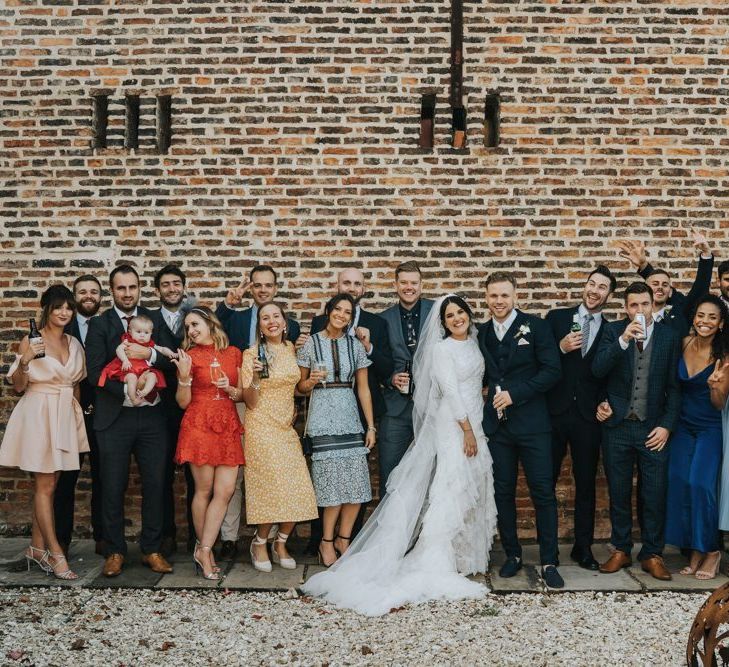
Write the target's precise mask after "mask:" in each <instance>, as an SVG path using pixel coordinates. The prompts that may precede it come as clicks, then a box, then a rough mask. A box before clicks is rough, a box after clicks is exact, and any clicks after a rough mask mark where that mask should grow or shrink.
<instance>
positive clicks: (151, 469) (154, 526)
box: [86, 264, 174, 577]
mask: <svg viewBox="0 0 729 667" xmlns="http://www.w3.org/2000/svg"><path fill="white" fill-rule="evenodd" d="M109 285H110V287H111V295H112V299H113V302H114V306H113V308H110V309H109V310H107V311H105V312H103V313H102V314H101V315H99V316H98V317H95V318H93V319H92V320H91V321H90V324H89V332H88V335H87V336H86V370H87V372H88V379H89V382H90V383H91V385H92V386H94V387H95V389H96V403H95V409H94V429H95V431H96V438H97V440H98V449H99V467H100V471H101V482H102V485H103V488H104V495H103V499H102V526H103V531H104V540H105V541H106V543H107V547H106V561H105V562H104V567H103V568H102V573H103V574H104V576H106V577H116V576H118V575H120V574H121V571H122V566H123V565H124V560H125V558H126V554H127V543H126V539H125V536H124V496H125V494H126V490H127V485H128V483H129V462H130V459H131V456H132V454H133V455H134V458H135V459H136V461H137V466H138V468H139V473H140V477H141V480H142V533H141V536H140V540H139V545H140V547H141V550H142V563H143V564H144V565H146V566H147V567H149V568H151V569H152V570H153V571H154V572H157V573H160V574H168V573H170V572H172V566H171V565H170V564H169V563H168V562H167V560H166V559H165V557H164V556H163V555H162V554H161V553H160V545H161V542H162V523H163V505H164V503H163V495H164V494H163V488H164V479H165V470H166V461H167V458H168V457H167V452H168V445H167V418H166V416H165V412H164V408H163V406H162V405H161V397H160V394H163V393H164V392H165V391H166V390H162V391H161V392H160V393H159V394H157V395H156V396H155V397H154V398H153V399H152V400H151V402H150V401H147V400H143V401H142V402H141V403H140V404H138V405H137V406H136V407H135V406H134V405H133V404H132V402H131V400H130V399H129V397H128V396H127V395H126V385H125V384H124V383H123V382H118V381H116V380H107V381H106V383H105V384H104V386H103V387H99V386H97V385H98V383H99V377H100V376H101V371H102V370H103V368H104V367H105V366H106V364H107V363H109V362H110V361H111V360H112V359H114V358H116V348H117V347H118V345H119V341H120V340H121V338H122V336H123V335H124V333H125V332H126V331H127V327H128V325H129V322H130V320H131V319H132V318H133V317H134V316H136V315H146V316H147V317H149V318H150V319H152V321H153V323H154V322H155V320H154V319H153V318H154V313H152V312H151V311H149V310H147V309H146V308H142V307H141V306H139V305H138V303H139V274H137V272H136V271H135V269H134V268H133V267H132V266H130V265H129V264H121V265H119V266H117V267H116V268H115V269H114V270H113V271H112V272H111V274H110V275H109ZM152 339H153V340H154V341H156V342H159V343H161V344H162V345H164V346H165V347H171V346H172V345H174V343H173V342H172V341H168V340H167V338H166V337H165V333H164V332H163V331H161V330H160V329H159V327H157V326H156V324H155V326H154V330H153V332H152ZM125 351H126V354H127V357H129V358H130V359H145V360H147V362H148V363H149V364H150V365H151V366H154V367H155V368H158V369H159V370H161V371H162V372H169V371H171V370H172V364H171V362H170V361H169V360H168V359H167V358H166V357H164V355H161V354H160V355H158V354H156V353H155V351H154V350H152V349H150V348H149V347H146V346H143V345H138V344H136V343H127V344H126V350H125Z"/></svg>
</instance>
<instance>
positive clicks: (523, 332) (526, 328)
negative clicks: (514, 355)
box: [514, 324, 532, 338]
mask: <svg viewBox="0 0 729 667" xmlns="http://www.w3.org/2000/svg"><path fill="white" fill-rule="evenodd" d="M531 332H532V330H531V329H530V328H529V325H528V324H522V325H521V326H520V327H519V331H517V332H516V335H515V336H514V338H522V337H523V336H526V335H527V334H530V333H531Z"/></svg>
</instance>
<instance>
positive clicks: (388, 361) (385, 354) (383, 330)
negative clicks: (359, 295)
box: [311, 309, 393, 418]
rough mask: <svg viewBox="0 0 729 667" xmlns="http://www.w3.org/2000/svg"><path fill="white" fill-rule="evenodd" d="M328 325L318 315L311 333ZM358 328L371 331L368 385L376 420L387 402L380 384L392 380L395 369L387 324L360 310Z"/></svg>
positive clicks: (383, 410)
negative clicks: (370, 363) (370, 364)
mask: <svg viewBox="0 0 729 667" xmlns="http://www.w3.org/2000/svg"><path fill="white" fill-rule="evenodd" d="M326 323H327V320H326V317H325V316H324V315H317V316H316V317H315V318H314V319H313V320H312V321H311V333H312V334H315V333H318V332H319V331H322V330H323V329H324V328H325V327H326ZM357 326H360V327H366V328H367V329H369V330H370V341H371V342H372V346H373V350H372V354H371V355H370V360H371V361H372V366H370V367H369V368H368V369H367V370H368V372H367V383H368V384H369V386H370V393H371V394H372V410H373V412H374V413H375V418H378V417H379V416H380V415H382V414H383V413H384V412H385V400H384V398H383V397H382V391H381V389H380V384H384V383H385V382H388V381H389V380H390V377H391V376H392V368H393V362H392V350H391V349H390V337H389V335H388V333H387V323H386V322H385V320H383V319H382V318H381V317H380V316H379V315H375V314H374V313H368V312H367V311H366V310H362V309H360V313H359V321H358V322H357Z"/></svg>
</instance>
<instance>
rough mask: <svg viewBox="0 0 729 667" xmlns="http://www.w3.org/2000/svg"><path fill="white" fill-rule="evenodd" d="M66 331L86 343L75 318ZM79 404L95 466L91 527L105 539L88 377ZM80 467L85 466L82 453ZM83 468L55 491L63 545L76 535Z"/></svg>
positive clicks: (61, 479)
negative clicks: (78, 491)
mask: <svg viewBox="0 0 729 667" xmlns="http://www.w3.org/2000/svg"><path fill="white" fill-rule="evenodd" d="M65 332H66V333H67V334H70V335H71V336H73V337H74V338H75V339H76V340H78V342H79V343H81V345H83V344H84V343H83V340H81V332H80V331H79V327H78V320H77V319H76V316H75V315H74V318H73V320H71V322H70V324H68V325H67V326H66V329H65ZM79 392H80V397H79V399H80V400H79V403H80V404H81V409H82V410H83V412H84V425H85V426H86V435H87V436H88V440H89V449H90V451H89V463H90V468H91V530H92V535H93V538H94V540H95V541H97V542H99V541H101V539H102V536H103V533H102V528H101V475H100V473H99V450H98V444H97V442H96V432H95V431H94V428H93V422H94V417H93V414H94V401H95V391H94V388H93V387H92V386H91V384H90V383H89V381H88V379H87V378H84V379H83V380H81V382H80V383H79ZM80 456H81V460H80V464H81V465H80V467H83V457H84V454H81V455H80ZM80 472H81V471H80V470H63V471H61V474H60V475H59V476H58V482H57V483H56V492H55V493H54V494H53V515H54V521H55V525H56V537H57V538H58V541H59V542H60V543H61V544H62V545H66V546H68V545H69V544H70V543H71V539H72V537H73V524H74V511H75V506H76V482H77V481H78V476H79V473H80Z"/></svg>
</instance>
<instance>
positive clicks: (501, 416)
mask: <svg viewBox="0 0 729 667" xmlns="http://www.w3.org/2000/svg"><path fill="white" fill-rule="evenodd" d="M500 391H501V387H499V385H496V386H495V387H494V394H498V393H499V392H500ZM496 418H497V419H498V420H499V421H500V422H505V421H506V410H497V411H496Z"/></svg>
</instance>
